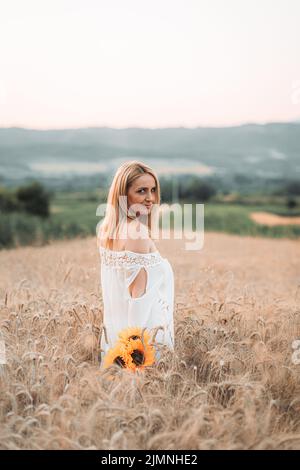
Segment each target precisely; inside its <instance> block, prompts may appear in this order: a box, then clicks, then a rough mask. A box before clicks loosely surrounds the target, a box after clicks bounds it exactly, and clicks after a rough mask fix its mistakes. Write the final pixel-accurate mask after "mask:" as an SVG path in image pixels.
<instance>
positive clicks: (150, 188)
mask: <svg viewBox="0 0 300 470" xmlns="http://www.w3.org/2000/svg"><path fill="white" fill-rule="evenodd" d="M156 192H157V187H156V184H155V179H154V178H153V176H152V175H149V174H148V173H145V174H144V175H141V176H139V177H138V178H136V179H135V180H134V181H133V183H132V185H131V186H130V187H129V189H128V192H127V205H128V208H130V207H131V206H132V205H133V204H137V205H138V206H135V207H134V208H133V209H134V210H133V212H134V213H136V212H137V211H139V212H140V213H141V214H145V215H148V214H150V212H151V209H152V206H153V204H155V201H156Z"/></svg>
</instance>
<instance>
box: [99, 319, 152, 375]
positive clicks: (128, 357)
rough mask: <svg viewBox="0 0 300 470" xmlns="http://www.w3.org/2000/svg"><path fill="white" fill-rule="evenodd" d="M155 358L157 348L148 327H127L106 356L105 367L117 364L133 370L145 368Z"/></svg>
mask: <svg viewBox="0 0 300 470" xmlns="http://www.w3.org/2000/svg"><path fill="white" fill-rule="evenodd" d="M154 360H155V349H154V346H153V345H152V344H150V335H149V333H148V332H147V331H146V329H145V328H144V329H142V328H138V327H133V328H126V329H124V330H122V331H120V333H119V340H118V341H117V343H116V344H115V346H114V347H113V348H111V349H110V350H109V351H108V352H107V354H106V356H105V357H104V368H107V367H109V366H110V365H112V364H117V365H118V366H120V367H122V368H126V369H129V370H131V371H133V372H135V371H136V370H138V369H139V370H144V368H145V367H147V366H151V365H152V364H153V363H154Z"/></svg>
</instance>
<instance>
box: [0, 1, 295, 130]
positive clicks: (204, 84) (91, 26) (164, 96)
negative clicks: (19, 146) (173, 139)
mask: <svg viewBox="0 0 300 470" xmlns="http://www.w3.org/2000/svg"><path fill="white" fill-rule="evenodd" d="M1 3H2V5H1V18H0V53H1V55H0V57H1V60H0V67H1V74H0V127H1V128H10V127H17V128H24V129H32V130H34V129H35V130H59V129H66V130H67V129H79V128H97V127H106V128H114V129H128V128H144V129H163V128H188V129H195V128H198V127H214V128H220V127H236V126H242V125H247V124H248V125H251V124H258V125H259V124H269V123H289V122H295V121H299V118H300V46H299V44H300V28H299V21H300V2H299V1H298V0H288V1H284V0H261V1H260V2H259V4H254V2H252V1H251V0H244V1H243V2H241V1H239V0H228V1H227V2H225V1H223V0H210V1H208V0H206V1H203V0H198V1H197V0H173V1H171V0H164V1H163V2H161V1H158V0H152V2H151V3H148V2H141V1H140V0H127V2H123V1H121V0H110V2H105V1H104V0H97V1H96V0H85V1H83V0H73V1H71V0H51V1H50V0H44V1H43V2H39V1H37V0H27V2H23V1H21V0H11V1H10V2H1Z"/></svg>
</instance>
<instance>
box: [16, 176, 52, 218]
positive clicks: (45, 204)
mask: <svg viewBox="0 0 300 470" xmlns="http://www.w3.org/2000/svg"><path fill="white" fill-rule="evenodd" d="M16 197H17V200H18V202H19V205H20V208H21V210H23V211H25V212H28V213H30V214H34V215H38V216H40V217H44V218H46V217H49V214H50V193H49V192H48V191H47V190H46V189H45V188H44V187H43V186H42V185H41V183H39V182H38V181H34V182H33V183H31V184H30V185H28V186H21V187H20V188H18V189H17V191H16Z"/></svg>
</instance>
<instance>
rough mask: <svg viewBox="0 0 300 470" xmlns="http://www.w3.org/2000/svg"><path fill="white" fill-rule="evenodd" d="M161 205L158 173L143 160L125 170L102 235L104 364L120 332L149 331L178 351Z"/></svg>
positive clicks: (99, 237) (109, 204) (113, 192)
mask: <svg viewBox="0 0 300 470" xmlns="http://www.w3.org/2000/svg"><path fill="white" fill-rule="evenodd" d="M159 205H160V185H159V180H158V177H157V175H156V173H155V171H154V170H153V169H152V168H150V167H149V166H147V165H145V164H144V163H142V162H138V161H129V162H126V163H124V164H123V165H121V166H120V167H119V169H118V170H117V172H116V174H115V176H114V178H113V181H112V184H111V187H110V189H109V193H108V199H107V206H106V213H105V217H104V219H103V220H102V222H101V224H100V227H99V229H98V233H97V240H98V247H99V251H100V256H101V288H102V297H103V306H104V315H103V323H104V326H105V331H103V333H102V337H101V349H102V352H101V365H102V364H103V358H104V356H105V354H106V353H107V351H108V350H109V349H110V348H112V347H114V345H115V344H116V341H117V340H118V333H119V332H120V331H121V330H123V329H125V328H128V327H141V328H147V330H148V331H149V333H150V336H151V332H152V333H153V334H154V337H155V344H156V345H157V346H158V345H159V344H162V345H166V346H168V347H169V348H170V349H171V350H174V323H173V310H174V275H173V270H172V267H171V265H170V263H169V261H168V260H167V259H166V258H163V257H162V256H161V254H160V253H159V251H158V250H157V248H156V246H155V243H154V241H153V236H152V235H153V224H154V223H155V222H157V221H158V215H159ZM155 217H156V219H155ZM156 227H158V225H157V226H156ZM159 327H160V328H159ZM105 332H106V334H105ZM155 332H156V336H155ZM159 357H160V353H159V346H158V347H156V358H159ZM119 365H120V364H119Z"/></svg>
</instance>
